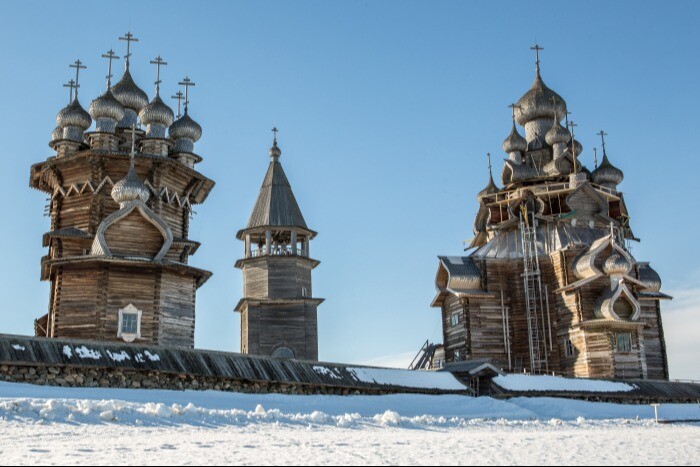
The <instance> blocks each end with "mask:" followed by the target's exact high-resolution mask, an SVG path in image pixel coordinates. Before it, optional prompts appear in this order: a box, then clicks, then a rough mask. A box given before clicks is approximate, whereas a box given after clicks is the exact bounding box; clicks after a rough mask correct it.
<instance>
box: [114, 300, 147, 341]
mask: <svg viewBox="0 0 700 467" xmlns="http://www.w3.org/2000/svg"><path fill="white" fill-rule="evenodd" d="M141 315H142V312H141V310H139V309H138V308H136V307H135V306H134V305H132V304H129V305H127V306H126V307H124V308H122V309H121V310H119V331H118V332H117V337H120V338H122V339H124V341H125V342H133V341H135V340H136V339H138V338H140V337H141Z"/></svg>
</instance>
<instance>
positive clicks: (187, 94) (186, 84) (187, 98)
mask: <svg viewBox="0 0 700 467" xmlns="http://www.w3.org/2000/svg"><path fill="white" fill-rule="evenodd" d="M177 84H179V85H180V86H184V87H185V114H187V107H188V106H189V105H190V86H195V83H193V82H192V80H190V78H189V77H188V76H185V79H183V80H182V81H180V82H179V83H177Z"/></svg>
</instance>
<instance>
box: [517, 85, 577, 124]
mask: <svg viewBox="0 0 700 467" xmlns="http://www.w3.org/2000/svg"><path fill="white" fill-rule="evenodd" d="M555 102H556V105H555ZM555 112H556V118H558V119H561V118H562V117H563V116H564V115H566V102H564V99H562V98H561V96H560V95H559V94H557V93H556V92H554V91H552V90H551V89H549V88H548V87H547V85H545V84H544V81H542V77H541V76H540V74H539V72H537V73H536V75H535V82H534V83H532V87H531V88H530V89H529V90H528V91H527V92H526V93H525V94H523V97H521V98H520V100H518V103H517V104H516V107H515V119H516V121H517V122H518V124H520V125H525V123H527V122H529V121H531V120H535V119H538V118H552V117H553V116H555Z"/></svg>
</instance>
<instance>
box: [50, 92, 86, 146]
mask: <svg viewBox="0 0 700 467" xmlns="http://www.w3.org/2000/svg"><path fill="white" fill-rule="evenodd" d="M91 124H92V118H90V114H89V113H87V111H86V110H85V109H83V106H82V105H80V102H78V99H77V98H75V99H73V102H71V103H70V104H68V105H67V106H66V107H64V108H63V109H61V111H60V112H59V113H58V115H57V116H56V125H57V126H58V127H59V128H62V129H63V139H67V140H71V141H78V142H82V141H83V133H84V132H85V130H87V129H88V128H90V125H91Z"/></svg>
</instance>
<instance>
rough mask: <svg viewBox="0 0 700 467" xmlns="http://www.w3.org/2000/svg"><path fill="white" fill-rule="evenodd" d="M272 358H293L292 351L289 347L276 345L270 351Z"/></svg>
mask: <svg viewBox="0 0 700 467" xmlns="http://www.w3.org/2000/svg"><path fill="white" fill-rule="evenodd" d="M272 358H294V352H292V349H290V348H289V347H277V348H276V349H275V350H274V351H273V352H272Z"/></svg>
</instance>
